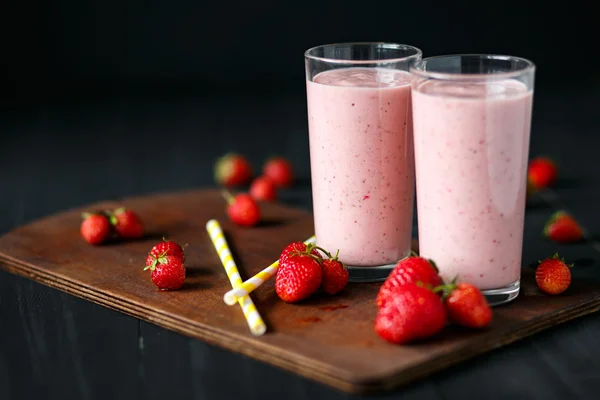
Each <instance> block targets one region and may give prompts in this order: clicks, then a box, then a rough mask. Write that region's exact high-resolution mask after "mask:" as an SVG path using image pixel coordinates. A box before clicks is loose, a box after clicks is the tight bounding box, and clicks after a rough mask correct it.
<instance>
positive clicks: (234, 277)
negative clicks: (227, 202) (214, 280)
mask: <svg viewBox="0 0 600 400" xmlns="http://www.w3.org/2000/svg"><path fill="white" fill-rule="evenodd" d="M206 231H207V232H208V234H209V235H210V239H211V240H212V243H213V245H214V246H215V249H216V250H217V254H218V255H219V258H220V259H221V263H222V264H223V267H224V268H225V272H226V273H227V277H228V278H229V282H231V286H233V287H234V288H235V287H237V286H239V285H241V284H242V278H241V277H240V273H239V272H238V269H237V266H236V265H235V261H233V256H232V255H231V251H230V250H229V246H228V245H227V241H226V240H225V236H224V235H223V230H222V229H221V225H220V224H219V222H218V221H217V220H214V219H211V220H210V221H208V222H207V223H206ZM238 303H239V304H240V306H241V307H242V311H243V313H244V317H246V321H247V322H248V326H249V327H250V330H251V331H252V333H253V334H254V335H256V336H260V335H262V334H263V333H265V332H266V330H267V326H266V325H265V323H264V321H263V319H262V317H261V316H260V314H259V312H258V310H257V309H256V306H255V305H254V302H253V301H252V299H251V298H250V296H243V297H240V298H239V299H238Z"/></svg>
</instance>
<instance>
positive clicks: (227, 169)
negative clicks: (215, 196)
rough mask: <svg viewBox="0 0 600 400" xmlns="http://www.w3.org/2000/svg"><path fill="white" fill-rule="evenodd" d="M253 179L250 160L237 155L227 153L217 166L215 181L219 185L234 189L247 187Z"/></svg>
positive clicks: (218, 161)
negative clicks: (234, 187)
mask: <svg viewBox="0 0 600 400" xmlns="http://www.w3.org/2000/svg"><path fill="white" fill-rule="evenodd" d="M250 178H252V167H251V166H250V163H249V162H248V160H247V159H246V158H245V157H243V156H241V155H239V154H236V153H227V154H225V155H224V156H222V157H220V158H219V159H218V160H217V162H216V164H215V180H216V181H217V183H218V184H220V185H223V186H227V187H233V186H240V185H245V184H246V183H248V182H249V181H250Z"/></svg>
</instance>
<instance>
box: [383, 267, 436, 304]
mask: <svg viewBox="0 0 600 400" xmlns="http://www.w3.org/2000/svg"><path fill="white" fill-rule="evenodd" d="M411 282H412V283H416V282H421V283H423V284H425V285H430V286H431V287H434V288H435V287H437V286H439V285H441V284H442V283H443V282H442V278H440V276H439V275H438V270H437V267H436V266H435V263H434V262H433V261H431V260H427V259H425V258H423V257H419V256H410V257H407V258H404V259H402V260H400V261H398V263H397V264H396V266H395V267H394V269H393V270H392V272H390V274H389V276H388V277H387V279H386V280H385V282H384V283H383V285H381V288H380V289H379V293H378V294H377V307H379V308H381V307H383V305H384V304H385V302H386V301H387V300H388V299H389V298H390V296H391V295H392V294H393V293H394V292H395V288H396V287H398V286H402V285H405V284H407V283H411Z"/></svg>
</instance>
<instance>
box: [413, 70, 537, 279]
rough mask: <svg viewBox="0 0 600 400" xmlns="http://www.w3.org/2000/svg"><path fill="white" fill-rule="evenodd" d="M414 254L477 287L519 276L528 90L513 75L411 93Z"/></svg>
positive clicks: (444, 84) (448, 276) (445, 275)
mask: <svg viewBox="0 0 600 400" xmlns="http://www.w3.org/2000/svg"><path fill="white" fill-rule="evenodd" d="M412 97H413V107H414V129H415V131H414V134H415V163H416V174H417V181H416V182H417V193H418V198H417V207H418V223H419V251H420V254H421V255H423V256H424V257H427V258H431V259H433V260H434V261H435V262H436V263H437V265H438V268H439V269H440V273H441V275H442V277H443V278H444V279H446V280H451V279H453V278H454V277H455V276H457V275H458V277H459V279H461V280H467V281H470V282H471V283H473V284H475V285H477V286H478V287H479V288H480V289H496V288H502V287H505V286H507V285H509V284H512V283H514V282H516V281H517V280H518V279H519V277H520V271H521V253H522V245H523V224H524V213H525V195H526V171H527V158H528V152H529V131H530V124H531V107H532V99H533V94H532V92H531V91H528V90H527V88H526V86H525V85H524V84H522V83H521V82H518V81H516V80H501V81H495V82H487V83H485V82H484V83H465V82H460V83H457V82H445V81H444V82H442V81H435V80H432V81H428V82H426V83H424V84H422V85H420V86H418V87H417V88H416V89H415V90H413V94H412Z"/></svg>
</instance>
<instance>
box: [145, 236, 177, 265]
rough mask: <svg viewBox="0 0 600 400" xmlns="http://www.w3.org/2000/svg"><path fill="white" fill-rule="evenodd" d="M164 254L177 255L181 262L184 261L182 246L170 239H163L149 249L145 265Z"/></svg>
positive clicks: (150, 263)
mask: <svg viewBox="0 0 600 400" xmlns="http://www.w3.org/2000/svg"><path fill="white" fill-rule="evenodd" d="M164 256H173V257H177V258H179V259H180V260H181V262H182V263H185V253H184V251H183V246H181V245H180V244H179V243H176V242H173V241H172V240H165V239H163V241H162V242H160V243H158V244H157V245H155V246H154V247H153V248H152V250H150V253H149V254H148V257H147V258H146V266H150V265H152V263H153V262H154V260H156V259H157V258H159V257H164Z"/></svg>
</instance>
